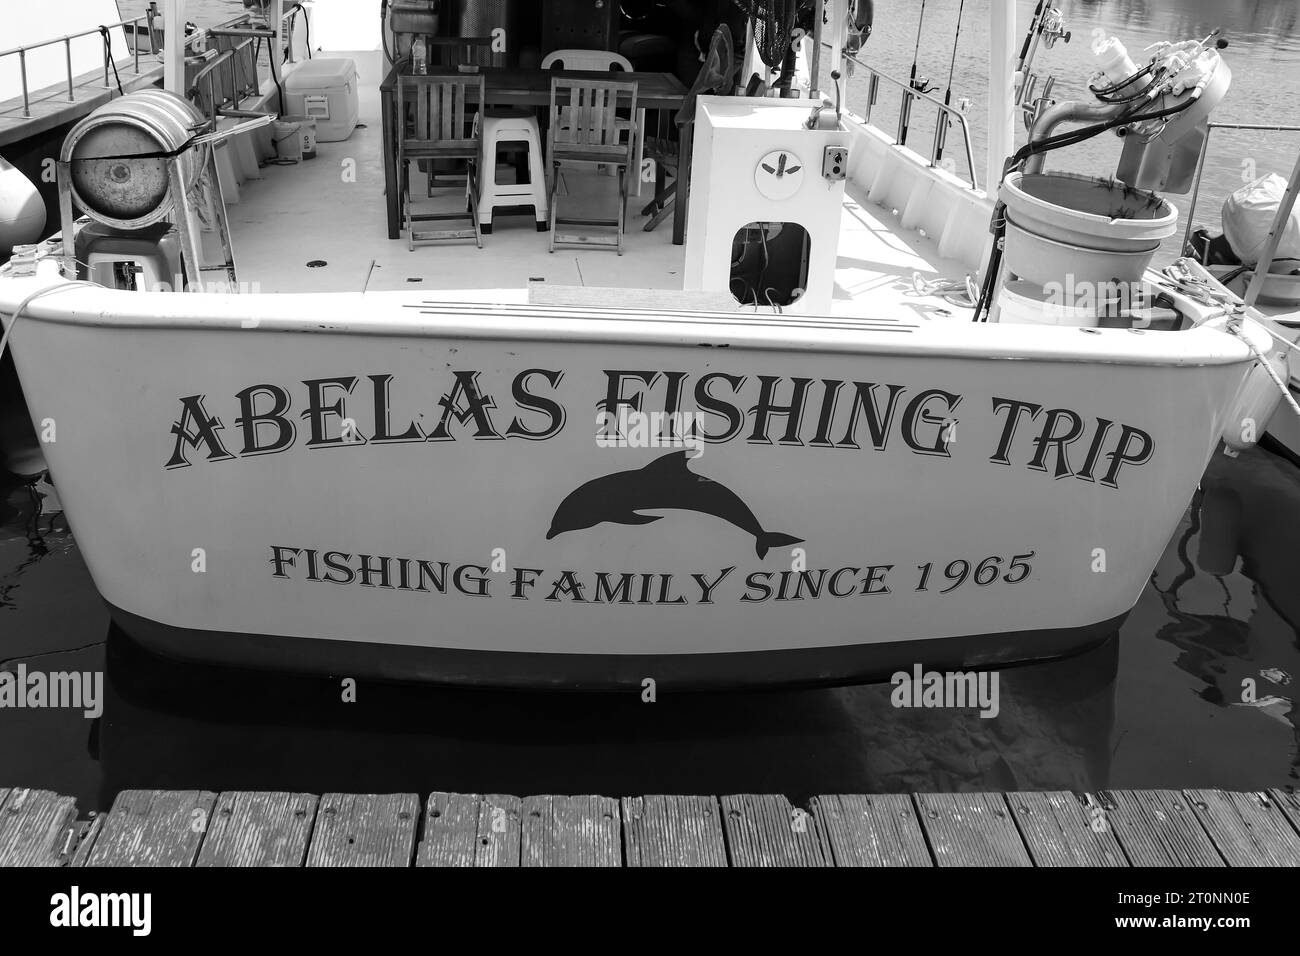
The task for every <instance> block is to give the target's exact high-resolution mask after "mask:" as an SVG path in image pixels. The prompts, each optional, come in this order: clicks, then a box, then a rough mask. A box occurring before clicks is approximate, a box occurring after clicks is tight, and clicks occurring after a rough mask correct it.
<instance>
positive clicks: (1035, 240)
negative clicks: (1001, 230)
mask: <svg viewBox="0 0 1300 956" xmlns="http://www.w3.org/2000/svg"><path fill="white" fill-rule="evenodd" d="M1159 245H1160V244H1159V243H1158V242H1157V243H1153V244H1151V245H1149V246H1145V247H1140V248H1136V249H1127V250H1110V249H1090V248H1087V247H1085V246H1080V245H1077V244H1075V243H1067V242H1057V241H1056V240H1054V239H1048V238H1046V237H1045V236H1042V235H1037V234H1035V233H1033V232H1031V231H1029V230H1027V229H1023V228H1021V226H1020V224H1019V223H1017V222H1016V221H1015V220H1014V219H1012V218H1011V214H1010V213H1008V214H1007V229H1006V235H1005V237H1004V243H1003V247H1002V254H1003V257H1004V259H1005V261H1006V264H1007V269H1008V270H1010V271H1011V272H1013V273H1014V274H1015V275H1016V276H1017V277H1018V278H1021V279H1029V280H1030V281H1032V282H1034V283H1036V284H1037V285H1039V286H1046V285H1049V284H1050V283H1053V282H1058V283H1061V284H1067V283H1068V282H1069V281H1070V277H1073V280H1072V281H1073V283H1074V284H1076V285H1083V284H1084V283H1094V284H1096V285H1098V286H1100V285H1102V284H1104V283H1110V282H1137V281H1138V280H1139V279H1141V278H1142V273H1143V272H1145V271H1146V267H1147V265H1149V264H1150V262H1151V257H1152V256H1154V255H1155V252H1156V249H1157V248H1159Z"/></svg>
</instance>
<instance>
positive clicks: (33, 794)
mask: <svg viewBox="0 0 1300 956" xmlns="http://www.w3.org/2000/svg"><path fill="white" fill-rule="evenodd" d="M76 820H77V801H76V800H74V799H73V798H72V797H61V796H59V795H58V794H57V793H53V792H51V791H49V790H14V791H12V792H11V793H10V794H9V795H8V799H7V800H5V801H4V802H3V805H0V866H59V865H61V864H62V863H63V862H65V860H64V850H65V847H66V846H69V845H70V844H71V842H72V838H73V836H74V829H73V827H74V824H75V823H76Z"/></svg>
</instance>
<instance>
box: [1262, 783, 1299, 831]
mask: <svg viewBox="0 0 1300 956" xmlns="http://www.w3.org/2000/svg"><path fill="white" fill-rule="evenodd" d="M1268 795H1269V796H1270V797H1272V798H1273V802H1274V803H1275V804H1276V805H1277V808H1278V809H1279V810H1281V811H1282V815H1283V816H1284V817H1286V818H1287V819H1288V820H1289V821H1291V826H1292V827H1293V828H1294V829H1295V831H1296V832H1297V833H1300V793H1287V792H1286V791H1285V790H1280V789H1277V790H1270V791H1269V792H1268Z"/></svg>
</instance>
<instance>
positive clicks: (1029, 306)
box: [995, 281, 1101, 329]
mask: <svg viewBox="0 0 1300 956" xmlns="http://www.w3.org/2000/svg"><path fill="white" fill-rule="evenodd" d="M995 301H996V304H997V310H998V314H997V321H998V322H999V323H1006V324H1015V325H1070V326H1075V327H1078V328H1085V329H1092V328H1096V327H1097V326H1098V325H1100V324H1101V317H1100V314H1099V311H1100V310H1098V309H1096V308H1092V309H1088V308H1083V307H1081V306H1072V305H1066V304H1064V303H1061V302H1057V301H1055V300H1054V298H1053V296H1052V295H1051V293H1049V292H1047V291H1046V290H1044V289H1043V288H1041V287H1040V286H1038V285H1035V284H1034V283H1033V282H1025V281H1020V282H1008V283H1007V284H1006V285H1005V286H1003V287H1002V288H1001V289H999V290H998V294H997V299H996V300H995Z"/></svg>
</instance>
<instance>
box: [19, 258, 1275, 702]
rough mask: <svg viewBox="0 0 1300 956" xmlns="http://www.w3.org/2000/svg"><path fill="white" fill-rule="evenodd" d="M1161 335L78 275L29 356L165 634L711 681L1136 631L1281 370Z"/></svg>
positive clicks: (801, 674)
mask: <svg viewBox="0 0 1300 956" xmlns="http://www.w3.org/2000/svg"><path fill="white" fill-rule="evenodd" d="M14 285H15V286H16V287H19V288H22V287H23V284H22V283H14ZM3 298H4V290H3V289H0V299H3ZM503 298H508V294H503ZM3 308H4V305H3V302H2V301H0V309H3ZM128 310H130V311H128ZM1107 331H1108V330H1107ZM1160 335H1161V334H1160V333H1152V334H1148V335H1132V334H1130V333H1128V332H1127V331H1119V332H1116V333H1114V334H1100V333H1094V334H1091V335H1088V336H1084V333H1083V332H1081V331H1080V330H1077V329H1054V328H1026V327H1019V328H998V327H992V326H982V327H978V328H974V329H972V328H967V327H965V326H964V324H963V325H959V326H954V327H951V328H945V329H932V328H930V327H928V326H924V325H909V324H907V323H905V322H894V321H889V320H880V321H878V322H868V321H865V320H864V321H860V322H855V321H847V320H829V319H827V320H802V321H797V322H795V321H789V320H782V319H780V317H774V318H773V319H772V320H771V321H767V320H764V319H762V318H760V317H749V318H745V317H741V316H734V315H704V314H690V313H677V314H663V315H656V314H652V313H645V312H639V313H631V312H629V313H621V314H620V313H619V311H618V310H617V309H610V310H585V311H580V310H564V309H555V308H541V307H529V306H526V305H511V304H496V305H474V304H461V305H453V304H432V303H421V302H420V300H418V299H413V298H412V297H410V296H402V295H398V294H378V295H376V294H371V295H366V296H361V295H357V296H351V295H319V296H293V295H277V296H259V295H243V296H219V295H208V294H201V295H185V296H178V295H174V294H153V293H112V292H105V291H103V290H89V289H73V290H67V291H64V292H61V293H57V294H53V295H51V296H48V297H46V298H44V299H39V300H37V301H35V302H33V303H32V305H31V306H30V307H29V314H28V315H27V316H25V317H24V318H23V319H21V320H20V325H19V326H18V327H17V329H16V330H15V332H14V346H15V351H16V359H17V364H18V369H19V374H20V376H21V379H22V383H23V387H24V390H25V392H26V395H27V397H28V400H29V403H30V407H31V413H32V417H33V421H34V424H35V425H36V427H37V429H38V431H40V430H42V429H43V428H44V429H45V430H46V431H48V430H49V426H50V425H51V423H54V424H55V425H56V427H57V439H56V440H53V441H49V442H48V443H47V445H46V453H47V459H48V460H49V463H50V467H51V473H52V476H53V478H54V480H55V482H56V483H57V485H58V487H59V491H60V496H61V498H62V500H63V501H64V503H65V505H66V507H67V510H68V516H69V521H70V524H71V527H72V530H73V531H74V533H75V534H76V536H77V540H78V544H79V546H80V548H81V551H82V553H83V555H84V556H85V559H86V562H87V565H88V567H89V569H90V572H91V574H92V576H93V577H94V580H95V582H96V585H97V587H98V588H99V590H100V592H101V593H102V594H103V596H104V597H105V599H106V600H107V601H108V603H109V604H110V606H112V607H113V608H114V611H115V617H116V618H117V620H118V623H119V624H120V625H121V626H122V627H123V628H124V629H125V630H126V631H127V632H128V633H129V634H130V635H132V636H134V637H135V638H136V639H137V640H139V641H140V642H142V643H143V644H145V645H146V646H148V647H151V648H153V649H155V650H159V651H161V652H163V653H167V654H169V655H171V656H177V657H182V658H186V659H190V660H220V661H222V662H225V663H247V664H251V665H255V666H272V667H288V668H292V669H297V670H309V671H318V672H325V673H335V674H344V675H354V674H355V675H374V676H381V677H386V678H398V679H401V678H410V679H429V680H437V681H443V682H449V683H471V684H496V685H508V686H518V685H530V686H554V687H571V688H586V687H592V688H598V687H615V686H625V685H633V686H636V685H642V684H643V682H644V681H645V680H647V679H652V680H655V681H656V682H658V683H660V684H661V685H673V686H683V687H704V686H719V685H745V684H756V683H792V684H797V683H832V682H840V681H847V680H858V679H871V678H876V677H886V676H888V675H889V674H890V673H892V672H893V671H896V670H899V669H910V667H911V666H912V665H913V664H915V663H921V664H924V665H926V666H946V667H950V668H968V667H991V666H1000V665H1003V664H1009V663H1015V662H1020V661H1026V660H1038V659H1044V658H1050V657H1057V656H1061V655H1064V654H1067V653H1070V652H1072V651H1077V650H1082V649H1084V648H1086V647H1089V646H1092V645H1094V644H1096V643H1099V642H1100V641H1101V640H1103V639H1104V638H1105V637H1106V636H1108V635H1109V634H1110V633H1112V632H1113V631H1114V629H1115V627H1116V626H1117V624H1118V622H1119V621H1120V620H1122V618H1123V616H1124V614H1126V613H1127V611H1128V610H1129V609H1130V608H1131V607H1132V606H1133V604H1134V603H1135V601H1136V600H1137V597H1138V596H1139V594H1140V592H1141V590H1142V587H1143V586H1144V584H1145V581H1146V579H1147V577H1148V575H1149V573H1150V570H1151V568H1152V567H1153V566H1154V564H1155V562H1156V560H1157V559H1158V557H1159V555H1160V553H1161V551H1162V549H1163V548H1164V545H1165V543H1166V542H1167V540H1168V538H1169V535H1170V534H1171V533H1172V531H1173V529H1174V528H1175V526H1176V524H1177V521H1178V520H1179V518H1180V516H1181V514H1182V512H1183V509H1184V508H1185V506H1186V503H1187V501H1188V500H1189V498H1190V497H1191V494H1192V492H1193V490H1194V489H1195V487H1196V482H1197V480H1198V479H1199V476H1200V474H1201V471H1202V468H1203V466H1204V464H1205V461H1206V459H1207V458H1208V456H1209V454H1210V453H1211V452H1212V450H1213V448H1214V446H1215V443H1216V441H1217V436H1218V435H1219V433H1220V431H1221V430H1222V426H1223V411H1222V410H1223V409H1224V408H1225V407H1226V406H1227V404H1228V403H1229V400H1230V399H1231V398H1232V395H1233V393H1234V392H1235V391H1236V389H1237V387H1238V386H1239V385H1240V383H1241V380H1242V377H1243V375H1244V373H1245V371H1246V369H1247V362H1248V360H1249V353H1248V352H1247V351H1246V350H1245V348H1244V347H1241V346H1240V345H1239V343H1236V342H1235V340H1233V339H1232V338H1231V337H1230V336H1227V335H1223V334H1222V333H1218V332H1215V331H1213V330H1210V329H1204V330H1196V331H1193V332H1188V333H1177V334H1174V333H1169V334H1165V335H1164V337H1163V338H1161V337H1160ZM1070 336H1079V337H1081V339H1080V340H1081V341H1084V348H1083V349H1080V348H1079V346H1078V343H1077V342H1076V341H1075V340H1074V339H1072V338H1070ZM606 409H609V410H610V411H611V412H613V413H614V415H615V417H614V419H613V420H612V421H611V420H608V419H606V420H603V421H602V420H601V419H600V418H599V416H600V415H601V413H602V412H604V411H605V410H606ZM674 412H675V413H677V415H678V416H679V417H678V418H676V419H672V418H670V417H668V418H666V417H664V416H665V415H668V416H670V415H671V414H672V413H674ZM655 413H658V414H655ZM688 415H689V416H690V417H686V416H688ZM674 424H675V425H676V428H677V433H678V434H681V433H685V434H686V435H687V437H688V439H690V440H688V441H687V442H686V445H685V447H682V445H681V444H680V443H676V444H674V443H673V440H672V437H671V436H670V435H668V432H669V431H670V430H671V429H672V427H673V425H674ZM611 425H613V426H614V427H612V428H611V427H610V426H611ZM692 428H693V429H695V432H696V434H695V435H691V430H692ZM696 439H698V440H696Z"/></svg>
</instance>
